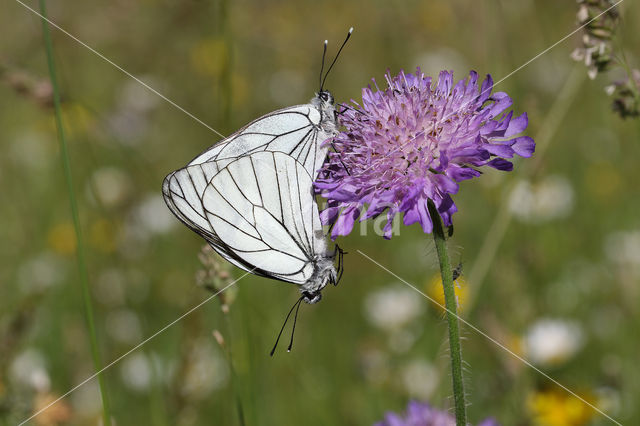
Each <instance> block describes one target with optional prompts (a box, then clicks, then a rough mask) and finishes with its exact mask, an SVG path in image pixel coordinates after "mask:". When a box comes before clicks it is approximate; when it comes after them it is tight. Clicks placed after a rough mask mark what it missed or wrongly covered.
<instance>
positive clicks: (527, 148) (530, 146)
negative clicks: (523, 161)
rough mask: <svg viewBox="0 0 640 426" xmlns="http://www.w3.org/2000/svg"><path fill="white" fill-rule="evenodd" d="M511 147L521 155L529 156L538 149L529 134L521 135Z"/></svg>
mask: <svg viewBox="0 0 640 426" xmlns="http://www.w3.org/2000/svg"><path fill="white" fill-rule="evenodd" d="M511 147H512V148H513V150H514V151H515V153H516V154H518V155H519V156H520V157H525V158H529V157H531V156H532V155H533V152H534V151H535V150H536V143H535V142H534V141H533V139H532V138H530V137H529V136H520V137H519V138H516V141H515V142H514V144H513V145H511Z"/></svg>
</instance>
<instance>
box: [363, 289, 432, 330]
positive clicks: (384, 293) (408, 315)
mask: <svg viewBox="0 0 640 426" xmlns="http://www.w3.org/2000/svg"><path fill="white" fill-rule="evenodd" d="M364 308H365V309H364V313H365V316H366V318H367V319H368V320H369V322H370V323H371V324H373V325H374V326H376V327H378V328H381V329H383V330H387V331H393V330H395V329H398V328H400V327H402V326H404V325H406V324H408V323H410V322H411V321H413V320H414V319H416V318H417V317H419V316H420V315H421V314H422V313H423V312H424V303H423V302H422V300H421V299H420V298H419V297H417V295H416V293H415V292H414V291H413V290H411V289H408V288H406V287H404V286H402V287H401V286H400V285H398V284H396V285H392V286H388V287H386V288H383V289H381V290H378V291H375V292H373V293H370V294H368V295H367V297H366V298H365V300H364Z"/></svg>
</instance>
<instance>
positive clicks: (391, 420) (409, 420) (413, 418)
mask: <svg viewBox="0 0 640 426" xmlns="http://www.w3.org/2000/svg"><path fill="white" fill-rule="evenodd" d="M455 425H456V419H455V418H454V417H453V416H452V415H451V414H449V413H447V412H446V411H440V410H437V409H435V408H433V407H431V406H430V405H429V404H424V403H420V402H416V401H411V402H409V405H408V406H407V412H406V414H405V415H404V416H400V415H398V414H396V413H387V414H386V415H385V417H384V420H382V421H381V422H378V423H376V424H375V426H455ZM478 426H499V423H498V422H497V421H496V420H495V419H493V418H488V419H485V420H483V421H482V422H480V423H478Z"/></svg>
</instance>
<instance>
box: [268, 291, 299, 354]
mask: <svg viewBox="0 0 640 426" xmlns="http://www.w3.org/2000/svg"><path fill="white" fill-rule="evenodd" d="M300 302H302V296H300V298H299V299H298V301H297V302H296V303H294V304H293V306H292V307H291V309H290V310H289V313H288V314H287V317H286V318H285V319H284V323H283V324H282V328H281V329H280V333H278V338H277V339H276V343H275V344H274V345H273V349H271V353H269V356H273V353H274V352H275V351H276V348H277V347H278V342H279V341H280V336H282V332H283V331H284V326H285V325H287V322H288V321H289V317H290V316H291V313H292V312H293V310H294V309H295V307H296V306H300ZM297 316H298V314H297V311H296V317H297ZM294 328H295V322H294ZM291 340H292V341H293V335H292V336H291ZM289 349H291V348H289Z"/></svg>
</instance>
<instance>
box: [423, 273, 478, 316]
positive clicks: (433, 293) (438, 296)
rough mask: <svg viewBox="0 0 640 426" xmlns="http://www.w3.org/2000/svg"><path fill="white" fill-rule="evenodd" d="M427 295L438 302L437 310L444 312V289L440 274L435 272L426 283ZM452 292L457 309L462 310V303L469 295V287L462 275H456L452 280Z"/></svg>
mask: <svg viewBox="0 0 640 426" xmlns="http://www.w3.org/2000/svg"><path fill="white" fill-rule="evenodd" d="M426 287H427V296H429V297H430V298H432V299H433V300H435V301H436V302H437V303H438V307H437V309H438V311H439V312H440V313H444V312H445V310H444V289H443V288H442V278H441V277H440V274H439V273H438V274H436V275H434V276H433V278H431V280H430V281H429V282H428V283H427V286H426ZM454 292H455V294H456V299H457V300H458V311H460V312H462V310H463V308H464V304H465V302H466V301H467V297H468V296H469V287H468V286H467V282H466V281H465V279H464V277H463V276H460V277H458V279H457V280H455V282H454Z"/></svg>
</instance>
